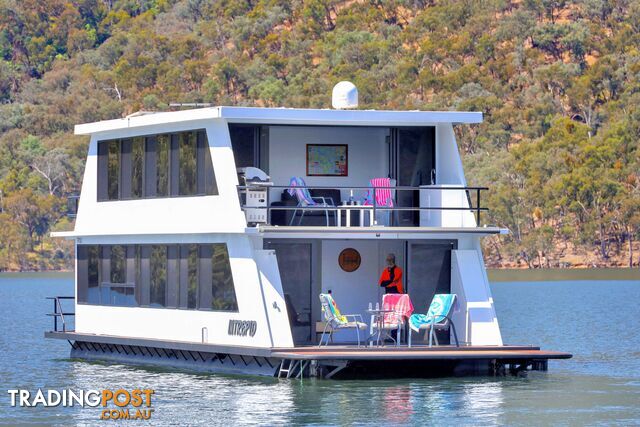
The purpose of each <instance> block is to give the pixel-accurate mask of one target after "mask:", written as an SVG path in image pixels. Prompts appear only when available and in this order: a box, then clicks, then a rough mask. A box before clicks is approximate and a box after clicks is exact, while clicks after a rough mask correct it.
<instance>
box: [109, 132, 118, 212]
mask: <svg viewBox="0 0 640 427" xmlns="http://www.w3.org/2000/svg"><path fill="white" fill-rule="evenodd" d="M107 144H109V151H108V160H107V167H108V172H107V174H108V176H107V182H108V187H107V191H108V196H109V200H118V198H119V197H120V192H119V191H120V188H119V187H120V183H119V181H120V141H109V142H108V143H107Z"/></svg>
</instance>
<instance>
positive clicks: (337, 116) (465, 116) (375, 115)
mask: <svg viewBox="0 0 640 427" xmlns="http://www.w3.org/2000/svg"><path fill="white" fill-rule="evenodd" d="M207 119H224V120H226V121H228V122H230V123H255V124H280V125H324V126H332V125H333V126H429V125H435V124H438V123H453V124H460V123H467V124H468V123H481V122H482V113H481V112H477V111H396V110H330V109H305V108H257V107H209V108H196V109H192V110H181V111H170V112H162V113H146V114H140V115H132V116H129V117H125V118H123V119H116V120H105V121H100V122H94V123H85V124H80V125H76V126H75V134H76V135H91V134H94V133H99V132H108V131H112V130H119V129H129V128H139V127H145V126H154V125H162V124H170V123H185V122H190V121H199V120H207Z"/></svg>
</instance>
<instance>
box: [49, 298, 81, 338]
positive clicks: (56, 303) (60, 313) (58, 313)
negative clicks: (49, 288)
mask: <svg viewBox="0 0 640 427" xmlns="http://www.w3.org/2000/svg"><path fill="white" fill-rule="evenodd" d="M46 299H50V300H53V313H47V316H52V317H53V331H54V332H59V331H58V317H59V318H60V320H61V321H62V332H66V331H67V322H66V320H65V318H64V316H74V317H75V315H76V313H75V312H67V311H64V310H63V309H62V303H61V302H60V301H61V300H75V299H76V297H72V296H66V295H58V296H55V297H46Z"/></svg>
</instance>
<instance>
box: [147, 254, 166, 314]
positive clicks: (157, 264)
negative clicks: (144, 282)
mask: <svg viewBox="0 0 640 427" xmlns="http://www.w3.org/2000/svg"><path fill="white" fill-rule="evenodd" d="M150 267H151V268H150V270H151V289H150V301H149V303H150V305H151V306H152V307H165V306H166V302H167V247H166V246H164V245H153V246H152V247H151V260H150Z"/></svg>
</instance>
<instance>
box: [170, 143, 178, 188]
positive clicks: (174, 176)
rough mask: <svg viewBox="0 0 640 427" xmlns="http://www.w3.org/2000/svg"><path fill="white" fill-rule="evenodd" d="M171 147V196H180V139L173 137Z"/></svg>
mask: <svg viewBox="0 0 640 427" xmlns="http://www.w3.org/2000/svg"><path fill="white" fill-rule="evenodd" d="M170 141H171V143H170V147H169V195H170V196H179V195H180V138H179V135H178V134H173V135H171V138H170Z"/></svg>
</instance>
